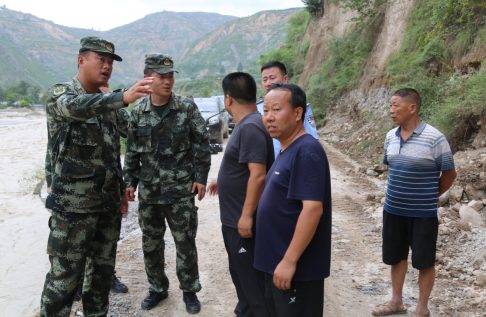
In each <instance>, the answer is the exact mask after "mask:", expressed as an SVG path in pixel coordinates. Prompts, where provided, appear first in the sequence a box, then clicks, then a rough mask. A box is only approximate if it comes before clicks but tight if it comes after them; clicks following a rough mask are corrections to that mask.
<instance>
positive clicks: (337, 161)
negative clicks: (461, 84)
mask: <svg viewBox="0 0 486 317" xmlns="http://www.w3.org/2000/svg"><path fill="white" fill-rule="evenodd" d="M323 145H324V148H325V149H326V152H327V154H328V157H329V160H330V163H331V176H332V187H333V188H332V192H333V250H332V268H331V277H330V278H328V279H327V280H326V286H325V314H324V315H325V316H333V317H341V316H342V317H345V316H353V317H354V316H370V309H371V307H373V306H374V305H376V304H377V303H383V302H385V301H386V299H387V298H388V297H389V293H390V280H389V269H388V267H386V266H385V265H383V264H382V263H381V238H380V237H381V231H380V230H379V228H378V229H377V226H376V224H375V222H372V221H371V219H370V218H369V216H368V218H366V215H365V214H363V212H362V210H363V206H365V205H373V202H372V203H369V202H366V196H367V195H368V194H370V193H376V194H377V195H380V193H382V192H383V184H381V183H380V182H379V181H377V180H376V179H368V178H366V177H364V178H363V177H361V178H360V177H357V176H356V175H352V174H351V173H348V172H346V169H350V168H352V167H353V165H352V164H353V162H350V160H349V159H348V158H347V157H345V156H344V155H342V154H340V153H339V152H338V151H337V150H334V149H333V148H332V147H331V146H330V145H328V144H326V143H323ZM222 157H223V154H222V153H220V154H218V155H213V156H212V166H211V171H210V174H209V181H211V180H212V179H214V178H215V177H216V176H217V173H218V170H219V165H220V162H221V160H222ZM380 188H381V189H380ZM197 205H198V207H199V229H198V235H197V245H198V252H199V265H200V272H201V283H202V285H203V289H202V291H201V292H200V293H199V294H198V296H199V298H200V300H201V303H202V310H201V313H200V314H199V316H204V317H206V316H207V317H215V316H221V317H223V316H224V317H226V316H228V317H229V316H234V313H233V309H234V307H235V304H236V293H235V289H234V287H233V285H232V283H231V279H230V275H229V272H228V263H227V257H226V253H225V250H224V245H223V239H222V235H221V229H220V228H221V224H220V221H219V208H218V199H217V197H206V198H205V199H204V200H203V201H202V202H197ZM165 241H166V264H167V266H166V267H167V272H168V276H169V279H170V282H171V289H170V291H169V293H170V295H169V298H168V299H167V300H165V301H164V302H163V303H161V304H159V306H158V307H156V308H154V309H153V310H151V311H144V310H142V309H141V308H140V303H141V301H142V300H143V298H144V297H145V296H147V294H148V286H149V285H148V283H147V279H146V276H145V271H144V265H143V253H142V250H141V232H140V230H135V231H133V232H132V233H131V234H130V235H128V236H127V237H126V238H125V239H124V240H123V241H122V242H121V243H120V244H119V247H118V258H117V275H119V276H121V277H122V281H123V282H124V283H126V284H127V285H128V287H129V289H130V291H129V293H127V294H117V295H112V296H111V304H110V306H111V310H110V315H109V316H120V317H122V316H136V317H145V316H171V317H176V316H187V313H186V311H185V306H184V304H183V303H182V300H181V299H182V292H181V291H180V290H179V289H178V282H177V278H176V275H175V247H174V243H173V240H172V237H171V236H170V233H169V232H168V233H167V236H166V239H165ZM416 280H417V275H416V272H413V271H411V273H410V274H409V275H408V277H407V283H408V284H407V285H415V286H416ZM417 294H418V292H417V289H416V287H412V288H409V287H407V288H406V289H405V296H406V299H405V300H406V302H407V303H408V304H410V305H413V304H414V303H415V302H416V298H415V297H416V296H417ZM414 296H415V297H414ZM79 307H80V305H79V304H76V306H75V308H74V309H73V314H72V315H73V316H74V314H75V313H76V311H77V310H81V309H80V308H79ZM410 316H411V314H410Z"/></svg>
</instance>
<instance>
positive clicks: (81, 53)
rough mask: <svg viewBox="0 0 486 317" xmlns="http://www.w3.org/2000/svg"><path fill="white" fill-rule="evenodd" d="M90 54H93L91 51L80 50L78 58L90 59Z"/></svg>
mask: <svg viewBox="0 0 486 317" xmlns="http://www.w3.org/2000/svg"><path fill="white" fill-rule="evenodd" d="M89 52H91V51H81V50H79V54H78V56H83V57H84V58H88V54H89ZM78 69H79V63H78Z"/></svg>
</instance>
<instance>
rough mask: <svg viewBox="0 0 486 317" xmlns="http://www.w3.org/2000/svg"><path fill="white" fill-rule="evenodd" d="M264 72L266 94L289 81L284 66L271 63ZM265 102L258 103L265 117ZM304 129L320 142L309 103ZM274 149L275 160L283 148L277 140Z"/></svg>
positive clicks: (265, 67)
mask: <svg viewBox="0 0 486 317" xmlns="http://www.w3.org/2000/svg"><path fill="white" fill-rule="evenodd" d="M261 72H262V85H263V89H264V90H265V93H267V94H268V92H269V91H270V86H272V84H275V83H287V82H288V81H289V76H287V68H286V67H285V65H284V64H282V63H280V62H277V61H271V62H268V63H266V64H265V65H263V66H262V68H261ZM263 100H264V99H262V100H260V101H259V102H258V103H257V109H258V112H260V114H261V115H262V116H263ZM304 129H305V131H306V132H307V133H309V134H310V135H312V136H313V137H314V138H315V139H316V140H319V136H318V135H317V130H316V123H315V121H314V114H313V113H312V109H311V107H310V104H309V103H307V107H306V109H305V120H304ZM273 149H274V151H275V158H277V155H278V154H279V153H280V150H281V149H282V146H281V145H280V142H279V141H278V140H277V139H273Z"/></svg>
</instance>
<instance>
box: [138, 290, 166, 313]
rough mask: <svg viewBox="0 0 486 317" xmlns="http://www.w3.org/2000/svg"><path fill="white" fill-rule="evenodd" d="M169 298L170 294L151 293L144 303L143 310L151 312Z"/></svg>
mask: <svg viewBox="0 0 486 317" xmlns="http://www.w3.org/2000/svg"><path fill="white" fill-rule="evenodd" d="M167 297H169V293H168V292H165V293H155V292H150V294H149V296H147V297H145V299H144V300H143V301H142V309H146V310H150V309H152V308H154V307H155V306H157V304H158V303H160V301H162V300H164V299H166V298H167Z"/></svg>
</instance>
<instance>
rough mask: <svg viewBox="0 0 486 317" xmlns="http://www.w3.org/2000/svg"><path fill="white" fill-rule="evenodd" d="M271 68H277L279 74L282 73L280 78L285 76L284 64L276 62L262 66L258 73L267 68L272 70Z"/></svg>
mask: <svg viewBox="0 0 486 317" xmlns="http://www.w3.org/2000/svg"><path fill="white" fill-rule="evenodd" d="M272 67H277V68H278V69H280V73H282V76H285V75H287V68H286V67H285V65H284V64H282V63H280V62H278V61H270V62H268V63H266V64H264V65H263V66H262V68H261V69H260V72H263V71H264V70H265V69H267V68H272Z"/></svg>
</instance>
